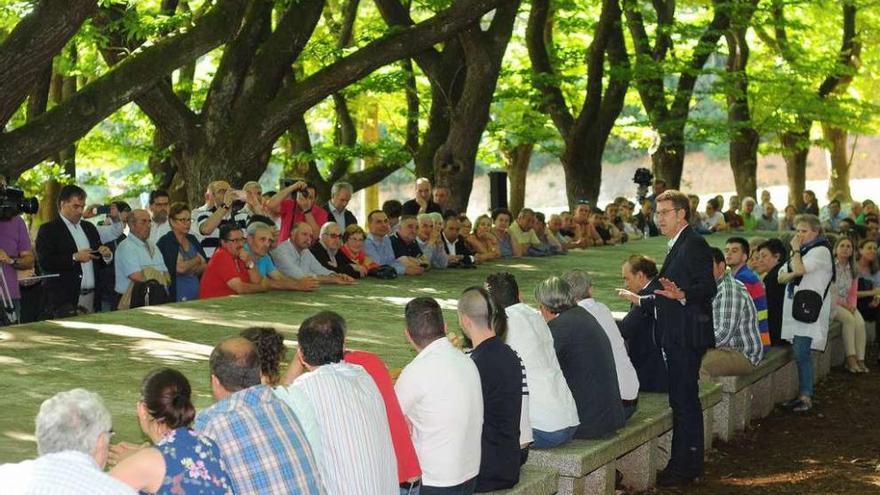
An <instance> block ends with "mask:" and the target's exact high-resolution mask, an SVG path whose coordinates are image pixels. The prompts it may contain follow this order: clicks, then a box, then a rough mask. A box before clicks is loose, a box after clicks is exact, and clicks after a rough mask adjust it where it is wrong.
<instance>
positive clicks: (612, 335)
mask: <svg viewBox="0 0 880 495" xmlns="http://www.w3.org/2000/svg"><path fill="white" fill-rule="evenodd" d="M578 305H579V306H580V307H582V308H584V309H586V310H587V311H588V312H589V313H590V314H591V315H593V318H595V319H596V321H598V322H599V325H600V326H601V327H602V330H605V335H607V336H608V341H609V342H611V352H612V353H613V354H614V367H615V368H616V369H617V384H618V386H619V387H620V398H621V399H623V400H635V399H636V398H638V396H639V377H638V375H636V369H635V367H633V364H632V361H630V359H629V353H628V352H626V344H625V343H624V341H623V336H622V335H621V334H620V329H619V328H618V327H617V322H615V321H614V316H613V315H612V314H611V310H610V309H608V306H606V305H604V304H602V303H600V302H599V301H597V300H595V299H593V298H587V299H584V300H582V301H580V302H578Z"/></svg>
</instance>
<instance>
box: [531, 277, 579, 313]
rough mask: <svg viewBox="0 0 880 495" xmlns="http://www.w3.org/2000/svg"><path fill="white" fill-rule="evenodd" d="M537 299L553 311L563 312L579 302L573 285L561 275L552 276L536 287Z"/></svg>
mask: <svg viewBox="0 0 880 495" xmlns="http://www.w3.org/2000/svg"><path fill="white" fill-rule="evenodd" d="M535 299H537V300H538V303H540V304H541V306H544V307H545V308H547V310H548V311H550V312H551V313H556V314H559V313H562V312H563V311H565V310H567V309H569V308H572V307H574V306H575V304H577V302H576V301H575V300H574V297H573V296H572V294H571V285H569V284H568V282H566V281H565V280H562V279H561V278H559V277H550V278H548V279H547V280H544V281H543V282H540V283H539V284H538V285H537V286H536V287H535Z"/></svg>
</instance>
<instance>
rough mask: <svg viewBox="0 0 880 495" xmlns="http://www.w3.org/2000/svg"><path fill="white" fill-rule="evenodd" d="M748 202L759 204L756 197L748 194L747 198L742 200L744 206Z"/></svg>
mask: <svg viewBox="0 0 880 495" xmlns="http://www.w3.org/2000/svg"><path fill="white" fill-rule="evenodd" d="M746 203H751V204H753V205H757V204H758V202H757V201H755V198H753V197H751V196H746V197H745V199H743V200H742V205H743V206H745V205H746Z"/></svg>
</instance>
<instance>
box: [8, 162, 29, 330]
mask: <svg viewBox="0 0 880 495" xmlns="http://www.w3.org/2000/svg"><path fill="white" fill-rule="evenodd" d="M6 198H7V194H6V179H5V178H4V177H3V176H0V199H6ZM6 206H7V205H6V204H5V202H4V204H3V208H2V211H0V266H2V277H3V278H4V279H5V281H6V286H7V287H8V289H9V296H10V297H11V298H12V301H11V302H12V306H13V308H14V311H15V315H14V318H13V321H19V319H20V316H21V291H20V290H19V287H18V276H17V274H16V270H29V269H31V268H33V266H34V252H33V250H32V247H31V238H30V236H29V235H28V229H27V225H26V224H25V223H24V219H22V218H21V215H20V214H19V213H20V212H19V211H18V210H19V209H18V208H14V209H8V210H7V208H6Z"/></svg>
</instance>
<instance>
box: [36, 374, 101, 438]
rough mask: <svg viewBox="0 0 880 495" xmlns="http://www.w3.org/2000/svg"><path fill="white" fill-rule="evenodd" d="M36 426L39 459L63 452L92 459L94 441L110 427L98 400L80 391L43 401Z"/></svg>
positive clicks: (69, 392)
mask: <svg viewBox="0 0 880 495" xmlns="http://www.w3.org/2000/svg"><path fill="white" fill-rule="evenodd" d="M36 423H37V428H36V436H37V452H38V453H39V455H46V454H52V453H55V452H63V451H65V450H73V451H76V452H82V453H84V454H88V455H92V453H93V452H94V451H95V447H96V446H97V445H98V438H99V437H100V436H101V434H102V433H109V432H110V428H111V427H112V425H113V423H112V421H111V419H110V411H108V410H107V407H106V406H104V401H102V400H101V396H99V395H98V394H96V393H94V392H89V391H88V390H85V389H82V388H75V389H73V390H69V391H67V392H59V393H57V394H55V395H54V396H52V397H51V398H49V399H46V400H45V401H44V402H43V404H42V405H40V412H39V413H37V420H36ZM108 441H109V439H108Z"/></svg>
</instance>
